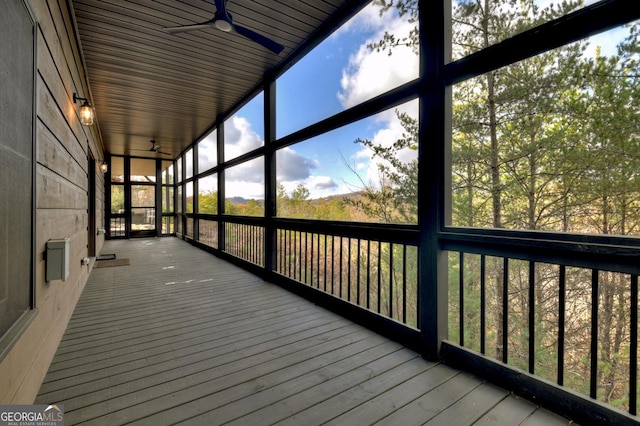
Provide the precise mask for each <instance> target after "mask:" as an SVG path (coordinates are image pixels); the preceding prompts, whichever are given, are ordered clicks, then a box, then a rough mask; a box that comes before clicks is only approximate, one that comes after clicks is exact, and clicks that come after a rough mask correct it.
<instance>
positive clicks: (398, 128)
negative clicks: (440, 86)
mask: <svg viewBox="0 0 640 426" xmlns="http://www.w3.org/2000/svg"><path fill="white" fill-rule="evenodd" d="M396 110H397V111H398V112H401V113H407V114H408V115H409V116H411V117H414V118H417V117H418V101H417V100H413V101H410V102H407V103H405V104H403V105H400V106H398V107H397V108H396V109H394V110H391V111H385V112H383V113H381V114H378V115H377V116H376V118H377V119H378V121H380V122H382V123H381V124H382V125H381V128H380V130H378V131H377V132H375V133H374V135H373V137H372V138H371V142H372V143H373V144H374V145H375V146H382V147H385V148H388V147H390V146H392V145H393V144H394V143H395V142H396V141H398V139H401V138H402V137H403V134H404V133H405V132H406V131H405V129H404V127H402V123H401V121H400V119H399V118H398V117H397V115H396ZM397 156H398V158H399V159H400V160H401V161H403V162H405V163H408V162H410V161H412V160H414V159H415V158H417V156H418V153H417V151H416V150H413V149H409V148H405V149H402V150H401V151H399V152H398V154H397ZM350 160H351V162H352V165H353V166H354V168H355V170H356V171H357V172H358V173H359V175H360V177H361V178H362V179H363V180H364V181H365V183H367V184H372V185H374V186H379V180H380V177H379V172H378V164H380V163H381V160H380V159H379V158H374V157H373V153H372V151H371V150H370V149H369V148H367V147H364V146H363V147H362V148H361V149H360V150H358V151H357V152H356V153H355V154H354V155H352V156H351V159H350Z"/></svg>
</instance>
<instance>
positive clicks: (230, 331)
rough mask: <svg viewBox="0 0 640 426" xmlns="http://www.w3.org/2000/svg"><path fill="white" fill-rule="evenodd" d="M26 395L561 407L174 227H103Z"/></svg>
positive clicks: (250, 415) (429, 409)
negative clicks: (82, 284) (543, 403)
mask: <svg viewBox="0 0 640 426" xmlns="http://www.w3.org/2000/svg"><path fill="white" fill-rule="evenodd" d="M103 253H116V254H117V256H118V258H130V259H131V264H130V265H128V266H119V267H110V268H100V269H94V270H93V271H92V273H91V276H90V278H89V281H88V283H87V286H86V288H85V290H84V293H83V294H82V296H81V298H80V301H79V303H78V305H77V307H76V309H75V311H74V314H73V317H72V318H71V321H70V323H69V325H68V327H67V330H66V333H65V335H64V337H63V339H62V342H61V343H60V346H59V348H58V350H57V352H56V355H55V358H54V360H53V362H52V364H51V366H50V368H49V371H48V373H47V376H46V378H45V380H44V383H43V384H42V387H41V389H40V392H39V395H38V397H37V400H36V403H42V404H49V403H61V404H63V405H64V411H65V421H66V424H67V425H70V424H78V423H83V422H87V423H88V424H104V425H117V424H129V423H139V424H153V425H162V424H176V423H184V424H189V425H200V424H202V425H213V424H229V423H231V424H243V425H264V424H275V423H278V424H291V425H299V424H304V425H305V426H310V425H315V424H327V423H328V424H344V425H365V424H366V425H368V424H377V423H379V424H390V425H410V424H425V423H427V424H429V425H431V424H434V425H436V424H446V425H469V424H477V425H489V424H492V425H519V424H526V425H529V426H531V425H553V424H558V425H561V424H568V423H570V422H569V421H568V420H566V419H564V418H562V417H559V416H557V415H555V414H553V413H550V412H549V411H547V410H544V409H541V408H539V407H538V406H536V405H534V404H533V403H531V402H529V401H526V400H523V399H520V398H518V397H516V396H514V395H512V394H510V393H509V392H507V391H505V390H503V389H500V388H498V387H496V386H494V385H491V384H489V383H487V382H484V381H482V380H480V379H478V378H475V377H473V376H472V375H470V374H468V373H465V372H461V371H457V370H454V369H452V368H450V367H448V366H446V365H444V364H441V363H432V362H428V361H426V360H424V359H422V358H421V357H420V356H419V355H418V354H417V353H415V352H413V351H411V350H409V349H407V348H404V347H402V346H401V345H399V344H397V343H395V342H393V341H390V340H388V339H386V338H383V337H381V336H379V335H377V334H375V333H374V332H372V331H370V330H368V329H366V328H363V327H361V326H359V325H356V324H354V323H352V322H350V321H348V320H346V319H344V318H342V317H340V316H338V315H336V314H333V313H331V312H329V311H327V310H325V309H323V308H320V307H318V306H316V305H314V304H313V303H310V302H308V301H306V300H305V299H302V298H300V297H298V296H296V295H294V294H292V293H290V292H288V291H286V290H284V289H282V288H280V287H278V286H276V285H273V284H270V283H267V282H264V281H263V280H261V279H260V278H259V277H257V276H255V275H252V274H250V273H249V272H246V271H244V270H243V269H241V268H238V267H236V266H233V265H231V264H229V263H227V262H225V261H223V260H221V259H219V258H217V257H215V256H213V255H211V254H208V253H206V252H204V251H202V250H199V249H197V248H195V247H193V246H191V245H189V244H188V243H186V242H183V241H181V240H179V239H177V238H156V239H143V240H130V241H123V240H112V241H107V242H106V243H105V245H104V248H103Z"/></svg>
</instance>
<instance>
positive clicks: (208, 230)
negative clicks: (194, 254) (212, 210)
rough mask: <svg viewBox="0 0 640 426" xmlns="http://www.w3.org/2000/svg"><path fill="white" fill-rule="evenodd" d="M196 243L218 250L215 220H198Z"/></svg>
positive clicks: (216, 223)
mask: <svg viewBox="0 0 640 426" xmlns="http://www.w3.org/2000/svg"><path fill="white" fill-rule="evenodd" d="M198 241H200V242H201V243H202V244H204V245H206V246H209V247H213V248H218V222H217V221H215V220H204V219H199V220H198Z"/></svg>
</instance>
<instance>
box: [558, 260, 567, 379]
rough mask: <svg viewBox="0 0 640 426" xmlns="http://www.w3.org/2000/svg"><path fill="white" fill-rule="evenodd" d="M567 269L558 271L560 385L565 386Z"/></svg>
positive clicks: (561, 267)
mask: <svg viewBox="0 0 640 426" xmlns="http://www.w3.org/2000/svg"><path fill="white" fill-rule="evenodd" d="M566 287H567V267H566V266H565V265H560V270H559V271H558V384H559V385H560V386H562V385H564V321H565V312H566V305H567V299H566V297H567V294H566Z"/></svg>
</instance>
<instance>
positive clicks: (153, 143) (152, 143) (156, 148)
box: [131, 139, 171, 155]
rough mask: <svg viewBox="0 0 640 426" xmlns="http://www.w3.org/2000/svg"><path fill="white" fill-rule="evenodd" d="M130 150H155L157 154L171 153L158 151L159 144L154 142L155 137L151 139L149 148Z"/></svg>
mask: <svg viewBox="0 0 640 426" xmlns="http://www.w3.org/2000/svg"><path fill="white" fill-rule="evenodd" d="M131 151H144V152H156V153H158V154H163V155H171V154H169V153H168V152H162V151H160V145H157V144H156V140H155V139H151V148H149V149H132V150H131Z"/></svg>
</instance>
